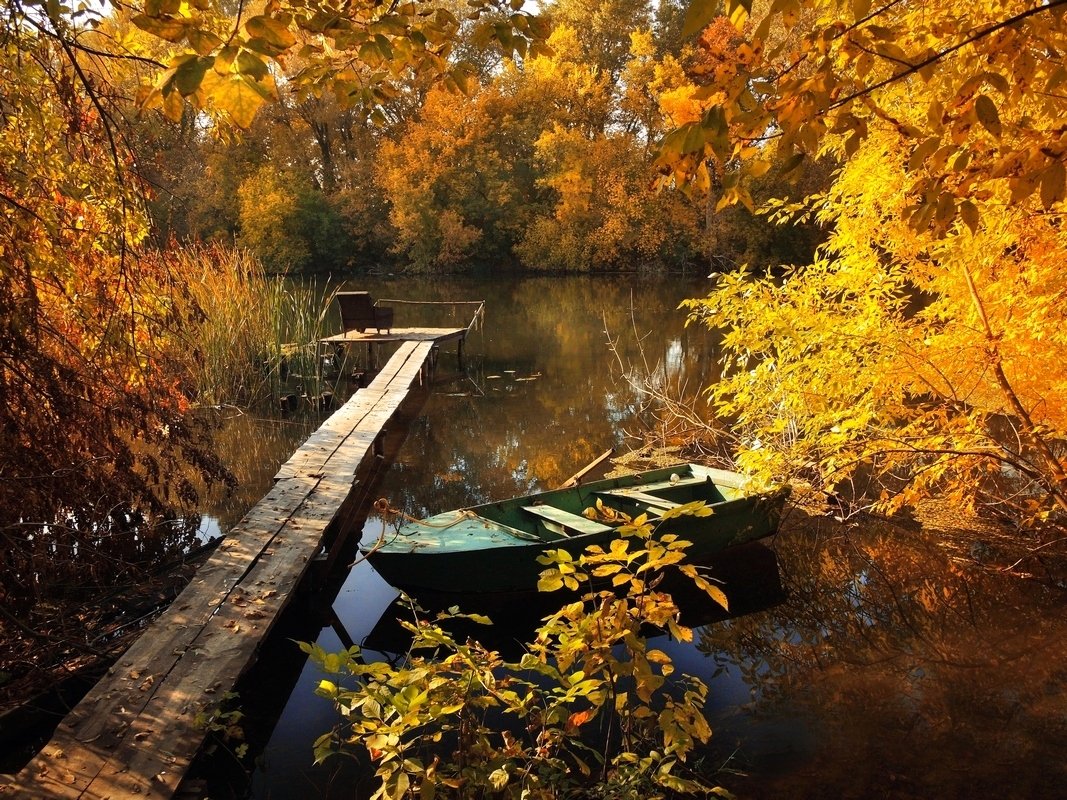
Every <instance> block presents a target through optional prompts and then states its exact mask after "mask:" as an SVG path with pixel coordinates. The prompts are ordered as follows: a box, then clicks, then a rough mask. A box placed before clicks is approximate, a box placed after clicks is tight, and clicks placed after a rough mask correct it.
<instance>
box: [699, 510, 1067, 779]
mask: <svg viewBox="0 0 1067 800" xmlns="http://www.w3.org/2000/svg"><path fill="white" fill-rule="evenodd" d="M794 523H795V524H793V525H790V526H789V528H788V529H787V530H785V531H783V533H781V534H780V535H779V536H778V537H777V539H776V541H775V549H776V551H777V554H778V558H779V562H780V564H781V568H782V574H783V582H784V583H785V587H786V591H787V593H788V594H789V598H790V599H789V601H788V602H787V603H786V604H783V605H780V606H777V607H775V608H774V609H773V610H770V611H768V612H764V613H761V614H756V615H752V616H748V617H742V618H739V619H735V620H731V621H728V622H726V623H723V624H722V625H716V626H711V627H707V628H704V629H703V631H702V634H701V639H700V643H699V649H700V650H701V651H702V652H703V653H705V654H706V655H708V656H709V657H710V658H712V659H713V660H714V661H715V662H716V663H717V664H719V665H720V666H722V667H723V668H724V669H725V670H727V671H733V672H734V673H736V674H739V675H740V676H741V678H742V679H743V680H744V682H745V684H747V685H748V687H750V689H751V698H752V699H751V703H750V704H748V706H747V707H746V708H745V709H744V715H743V717H742V716H739V715H737V714H736V710H734V711H735V713H734V714H733V715H732V719H730V718H726V717H723V718H721V719H720V720H718V722H719V724H718V725H715V724H713V727H714V728H715V730H716V736H717V737H718V739H719V741H718V743H717V748H716V752H715V754H716V756H717V757H719V758H721V759H723V760H725V759H727V758H729V757H730V756H731V755H732V756H733V758H732V760H731V763H730V766H731V767H732V768H734V769H737V770H740V771H742V772H744V773H746V774H745V775H733V776H729V777H726V778H725V779H724V782H725V784H726V785H727V786H728V787H730V788H731V789H733V790H735V791H737V792H738V793H739V794H741V795H742V796H747V797H779V796H790V797H853V796H855V797H859V796H885V797H889V796H891V797H994V796H995V797H1062V796H1063V794H1062V792H1063V788H1062V787H1063V786H1064V779H1065V778H1067V769H1065V767H1064V761H1063V758H1062V754H1063V752H1064V748H1065V747H1067V695H1065V686H1067V666H1065V665H1067V660H1065V656H1067V617H1065V615H1064V613H1063V610H1064V606H1065V599H1067V598H1065V592H1064V591H1063V589H1062V583H1060V584H1059V585H1057V583H1058V581H1052V580H1045V581H1037V580H1024V579H1020V578H1019V577H1017V576H1014V575H1009V574H1007V573H1005V572H1002V571H999V570H998V569H996V568H994V567H988V566H981V565H980V564H977V563H976V562H974V561H973V560H972V559H969V558H959V557H957V556H955V555H953V552H952V550H951V549H948V548H946V547H944V546H943V542H942V541H941V540H940V539H939V536H940V534H939V532H937V531H931V532H928V533H921V532H919V531H912V530H904V529H902V528H900V527H897V526H894V525H891V524H888V523H885V522H878V521H865V522H863V523H861V524H857V525H851V526H848V527H844V526H840V525H833V524H831V523H830V522H829V521H828V520H818V519H806V520H800V521H797V520H796V519H794ZM977 549H979V548H976V550H977ZM1011 560H1014V559H1011ZM1011 560H1008V561H1006V562H1004V563H1011ZM713 691H714V689H713ZM735 748H736V752H735Z"/></svg>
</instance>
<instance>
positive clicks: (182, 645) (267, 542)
mask: <svg viewBox="0 0 1067 800" xmlns="http://www.w3.org/2000/svg"><path fill="white" fill-rule="evenodd" d="M434 347H435V342H434V341H433V340H432V339H430V340H425V341H412V342H404V343H402V344H401V345H400V347H399V349H398V350H397V352H396V354H395V355H394V356H393V357H392V358H391V359H390V360H389V362H388V364H387V365H386V366H385V367H384V368H383V369H382V371H381V372H380V373H379V375H378V376H377V377H376V378H375V380H374V381H373V382H372V383H371V384H370V385H369V386H368V387H366V388H365V389H361V390H360V391H359V392H357V393H356V394H355V395H354V396H353V397H352V399H350V400H349V401H348V402H347V403H346V404H345V405H344V406H343V407H342V408H341V409H340V410H338V411H337V412H336V413H335V414H334V415H333V416H331V417H330V418H329V419H328V420H327V421H326V423H325V424H324V425H323V426H322V427H321V428H320V429H319V430H318V431H317V432H316V433H315V434H313V435H312V436H311V437H310V438H309V439H308V441H307V442H306V443H305V444H304V445H303V446H302V447H300V448H299V449H298V450H297V451H296V453H294V455H293V456H292V458H290V459H289V461H288V462H287V463H286V464H285V465H284V466H283V467H282V468H281V470H280V471H279V472H278V474H277V476H276V483H275V485H274V488H272V489H271V490H270V491H269V492H268V493H267V495H266V496H265V497H264V498H263V499H262V500H261V501H260V502H259V503H258V504H256V506H255V507H253V508H252V510H251V511H249V512H248V514H246V515H245V517H244V519H242V520H241V522H240V523H238V524H237V525H236V526H235V527H234V529H233V530H231V531H230V532H229V534H228V535H227V537H226V540H225V541H224V542H223V543H222V545H220V546H219V548H218V550H217V551H216V553H215V554H214V555H213V556H212V558H211V559H210V560H209V561H208V562H207V563H206V564H204V566H203V567H201V568H200V570H199V571H198V572H197V573H196V575H195V576H194V578H193V580H192V581H191V582H190V584H189V586H187V587H186V589H185V591H184V592H182V594H181V595H179V596H178V598H177V599H176V600H175V601H174V603H173V604H172V605H171V606H170V608H169V609H168V610H167V611H166V612H164V613H163V615H162V616H160V617H159V619H157V620H156V621H155V622H154V623H153V624H152V625H151V626H149V627H148V628H147V629H146V630H145V632H144V633H143V634H142V635H141V637H140V638H139V639H138V640H137V641H136V642H134V644H133V645H132V646H131V647H130V648H129V650H127V651H126V653H125V654H123V655H122V656H120V657H119V659H118V660H117V661H116V663H115V664H114V666H113V667H112V668H111V669H110V670H109V671H108V673H107V675H106V676H105V677H104V678H103V679H101V681H100V682H99V683H98V684H97V685H96V686H95V687H94V688H93V689H92V690H91V691H90V692H89V694H88V695H87V696H86V697H85V699H84V700H82V702H81V703H79V704H78V706H77V707H76V708H75V709H74V710H73V711H72V712H71V713H70V714H69V715H68V716H67V718H66V719H65V720H64V721H63V722H62V723H61V724H60V726H59V728H58V729H57V731H56V733H55V736H54V737H53V739H52V740H51V741H50V742H49V743H48V744H47V745H46V746H45V747H44V749H43V750H42V751H41V753H40V754H39V755H38V756H37V757H36V758H35V759H34V760H33V761H31V762H30V763H29V765H28V766H27V767H26V768H25V769H23V770H22V771H21V772H19V773H18V774H16V775H0V798H6V797H12V798H15V797H18V798H23V797H25V798H31V797H32V798H99V799H101V800H102V799H103V798H132V797H137V798H165V797H170V796H172V795H173V794H174V792H175V791H176V789H177V788H178V784H179V783H180V782H181V780H182V777H183V776H184V774H185V771H186V769H187V768H188V766H189V764H190V762H191V761H192V759H193V757H194V756H195V755H196V753H197V751H198V750H199V748H200V745H201V744H202V742H203V740H204V736H205V730H204V729H203V727H201V725H200V724H199V722H198V715H200V714H201V713H202V712H204V711H205V710H206V709H208V708H209V707H210V706H211V705H212V704H213V703H215V702H217V701H218V700H220V699H221V698H222V696H223V695H224V694H225V693H226V692H228V691H229V690H230V689H231V688H232V687H233V686H234V685H235V683H236V682H237V679H238V677H239V676H240V675H241V674H242V673H243V672H244V671H245V670H246V669H247V668H248V667H249V666H250V665H251V664H252V662H253V661H254V660H255V656H256V652H257V650H258V649H259V645H260V642H261V641H262V640H263V639H264V638H265V637H266V635H267V633H268V632H269V631H270V629H271V627H272V626H273V624H274V622H275V620H276V618H277V617H278V615H279V613H280V612H281V611H282V610H283V609H284V608H285V606H286V604H287V603H288V601H289V598H290V596H291V594H292V592H293V590H294V589H295V588H296V586H297V584H298V583H299V582H300V580H301V578H302V577H303V575H304V574H305V572H306V570H307V569H308V567H309V565H310V563H311V562H312V560H313V559H314V558H315V557H316V555H317V554H318V553H319V552H320V550H321V548H322V543H323V541H324V540H325V539H326V538H327V535H328V533H329V534H332V532H333V531H334V530H335V529H336V528H337V527H338V526H339V525H343V524H344V522H345V519H346V515H347V514H349V513H350V512H351V510H352V508H351V503H352V498H353V496H354V495H353V490H354V487H355V483H356V480H357V473H358V472H359V471H360V469H361V465H363V464H364V462H365V461H366V460H367V459H368V457H369V456H371V455H372V454H373V452H374V445H375V442H376V441H377V440H378V437H379V436H380V435H381V433H382V431H383V429H384V427H385V425H386V423H387V422H388V421H389V419H390V418H391V417H392V416H393V414H394V413H395V412H396V411H397V409H398V408H399V406H400V404H401V402H402V401H403V400H404V398H405V397H406V396H407V394H408V391H409V390H410V388H411V387H412V386H413V385H415V384H417V383H418V382H419V381H420V378H421V377H422V375H423V372H424V370H425V368H426V364H427V362H428V361H429V359H430V355H431V353H432V351H433V348H434ZM309 746H310V743H309Z"/></svg>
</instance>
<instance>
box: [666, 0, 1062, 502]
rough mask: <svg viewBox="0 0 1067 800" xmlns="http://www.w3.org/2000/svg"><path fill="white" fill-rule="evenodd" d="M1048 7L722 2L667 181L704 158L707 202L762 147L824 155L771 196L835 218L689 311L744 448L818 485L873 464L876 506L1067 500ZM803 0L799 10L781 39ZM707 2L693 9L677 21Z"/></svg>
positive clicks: (741, 182) (739, 193)
mask: <svg viewBox="0 0 1067 800" xmlns="http://www.w3.org/2000/svg"><path fill="white" fill-rule="evenodd" d="M1063 5H1064V4H1063V3H1061V2H1052V3H1048V4H1040V5H1035V4H1029V3H1021V2H998V3H977V4H975V3H943V4H937V5H935V6H930V5H921V6H916V5H914V4H902V3H897V2H892V3H887V4H883V5H877V4H871V3H867V2H863V3H847V4H845V3H836V2H824V1H823V0H814V1H813V2H810V3H800V2H786V3H775V4H774V5H773V6H771V7H770V9H769V10H767V11H766V12H765V13H761V14H757V15H756V18H754V19H752V20H751V21H748V22H747V25H745V22H746V17H747V10H746V6H745V5H743V4H740V3H730V4H729V11H730V12H731V14H732V15H733V19H734V21H735V23H738V24H739V25H742V26H744V27H743V31H744V37H745V41H744V44H743V46H742V49H743V51H744V52H745V53H746V59H745V60H744V61H743V62H742V68H741V69H738V70H737V72H736V74H734V75H729V74H724V75H722V76H721V77H720V78H719V79H718V80H717V81H716V83H715V87H714V92H715V93H716V94H717V98H716V102H715V103H714V104H713V105H712V106H711V107H710V108H708V110H707V111H706V112H705V113H704V114H703V115H702V117H701V118H700V119H698V120H693V121H691V122H689V123H688V124H686V125H684V126H683V127H682V128H680V129H679V130H678V131H677V132H675V133H674V134H671V136H669V137H667V138H666V139H665V141H664V145H663V149H662V153H661V164H662V165H663V167H664V169H665V171H666V172H668V173H669V175H668V177H667V181H668V182H675V183H683V182H686V181H689V180H691V179H692V177H693V176H694V175H695V174H696V172H697V170H698V168H699V165H700V163H702V162H703V161H704V160H705V159H706V158H708V157H709V156H710V155H714V157H715V158H717V159H719V160H720V161H721V162H722V163H724V164H727V165H730V166H731V167H732V169H731V170H730V171H728V172H727V173H726V178H725V180H724V187H723V199H724V201H725V202H727V203H728V202H738V201H740V202H745V201H746V198H747V195H748V190H747V183H746V182H747V180H748V179H749V178H750V177H751V175H752V174H753V173H758V171H759V170H762V169H764V166H763V165H764V164H765V163H766V160H767V153H768V152H770V150H771V148H776V149H777V152H778V153H779V154H781V157H782V158H783V159H784V160H786V161H788V162H790V163H794V164H795V163H798V162H799V161H800V160H801V159H804V158H812V157H815V156H818V155H823V154H825V155H830V156H832V157H834V158H836V159H838V160H839V161H840V162H841V164H842V166H841V169H840V170H839V172H838V173H837V175H836V178H835V180H834V182H833V184H832V185H831V187H830V188H829V189H828V190H827V191H826V192H824V193H822V194H819V195H816V196H814V197H811V198H810V199H808V200H807V201H806V202H802V203H793V204H779V205H777V206H772V211H773V213H774V214H775V215H776V216H777V217H779V218H781V219H788V220H795V219H798V218H800V219H803V218H812V217H816V218H818V219H820V220H822V221H823V222H824V223H825V224H827V225H829V226H832V229H833V232H832V235H831V237H830V239H829V241H828V243H827V245H826V246H825V248H824V249H823V250H822V252H821V255H820V256H819V258H818V259H817V260H816V261H815V263H813V264H811V265H809V266H807V267H805V268H802V269H796V270H792V271H790V272H789V273H787V275H786V277H785V279H784V280H783V281H778V282H771V281H767V280H759V279H754V278H752V277H751V276H748V275H745V274H743V273H739V274H737V275H732V276H728V277H726V278H724V279H723V280H722V281H720V283H719V284H718V285H717V286H716V289H715V290H714V291H713V292H712V294H710V295H709V296H708V297H707V298H705V299H701V300H695V301H693V302H692V303H691V305H690V308H691V310H692V313H693V319H695V320H699V321H702V322H704V323H705V324H708V325H711V326H714V327H719V328H724V329H726V331H727V333H726V337H725V340H724V346H725V350H726V355H725V363H726V365H727V368H728V372H727V377H726V379H725V380H724V381H723V382H722V383H721V384H719V385H717V386H715V387H712V389H711V392H712V396H713V399H714V401H715V404H716V407H717V409H718V411H719V413H721V414H722V415H723V416H725V417H727V418H729V419H731V420H732V421H733V423H734V424H735V429H736V430H737V432H738V434H739V437H740V438H739V443H738V458H739V461H740V462H741V463H742V464H743V465H744V466H746V467H747V468H750V469H752V470H754V471H756V472H759V473H761V474H763V475H770V474H776V475H778V476H781V475H783V474H785V475H794V476H797V475H803V476H804V477H806V478H810V479H812V480H813V481H814V482H815V483H816V485H817V486H821V487H827V488H829V487H834V486H840V485H842V484H843V483H845V482H846V481H848V480H849V478H850V477H852V476H855V475H857V474H858V473H861V472H869V473H873V474H875V475H876V476H880V477H881V479H882V483H881V485H882V486H883V487H884V490H883V491H882V492H881V494H878V493H877V492H876V494H875V496H874V497H873V498H872V499H873V501H874V505H875V506H876V507H878V508H882V509H888V510H892V509H894V508H897V507H899V506H900V505H902V504H908V503H912V502H915V501H918V500H919V499H921V498H922V497H926V496H929V495H930V494H937V493H942V494H947V495H948V496H949V497H951V498H952V499H953V500H954V501H955V502H957V503H960V504H963V505H974V504H977V503H983V504H992V505H995V506H996V507H998V508H1000V509H1002V510H1003V511H1005V512H1006V513H1010V514H1011V515H1013V516H1014V517H1016V518H1018V519H1021V520H1026V521H1035V520H1041V519H1045V518H1046V517H1047V516H1048V514H1049V513H1050V512H1053V511H1058V512H1059V513H1061V514H1062V513H1063V512H1065V511H1067V472H1065V465H1064V453H1063V449H1062V446H1061V445H1060V444H1059V442H1062V441H1063V439H1064V434H1065V433H1067V419H1065V410H1067V405H1065V404H1067V372H1064V368H1063V364H1062V360H1061V359H1059V358H1058V353H1059V352H1060V351H1061V349H1062V346H1063V344H1064V342H1063V341H1062V337H1063V333H1062V331H1063V330H1064V321H1065V320H1064V314H1065V313H1067V306H1065V305H1064V303H1063V302H1062V297H1063V292H1064V286H1063V282H1062V278H1061V277H1060V273H1061V272H1062V270H1060V269H1059V268H1058V264H1059V263H1060V262H1062V257H1063V254H1064V252H1065V247H1064V245H1065V242H1064V238H1063V236H1064V235H1063V233H1062V229H1061V228H1062V226H1061V222H1062V213H1063V211H1064V208H1063V201H1064V195H1065V181H1064V177H1065V168H1064V156H1065V149H1067V148H1065V143H1064V135H1065V134H1064V128H1063V123H1062V120H1063V119H1064V114H1065V111H1067V100H1065V99H1064V95H1063V93H1062V91H1061V86H1062V83H1063V81H1064V80H1065V79H1067V71H1065V70H1064V68H1063V66H1062V62H1061V59H1060V58H1059V57H1058V56H1057V55H1056V54H1058V53H1061V52H1063V50H1064V47H1065V46H1067V40H1065V39H1067V36H1065V34H1067V29H1065V24H1064V19H1063V13H1062V11H1063V8H1062V7H1063ZM802 12H804V13H809V14H811V15H812V16H811V19H812V20H813V25H812V28H811V29H810V30H805V31H804V32H803V33H802V35H797V34H796V33H795V32H794V33H793V34H792V35H785V33H784V32H785V31H788V30H789V29H790V28H791V27H792V26H794V25H795V24H796V21H797V20H798V18H799V15H800V14H801V13H802ZM712 13H714V9H713V8H712V6H711V4H708V3H702V2H701V3H696V4H694V6H693V9H692V10H691V18H690V27H691V28H699V27H701V26H702V25H703V24H704V22H705V21H706V20H707V19H708V18H709V17H710V15H711V14H712ZM756 98H759V100H757V99H756Z"/></svg>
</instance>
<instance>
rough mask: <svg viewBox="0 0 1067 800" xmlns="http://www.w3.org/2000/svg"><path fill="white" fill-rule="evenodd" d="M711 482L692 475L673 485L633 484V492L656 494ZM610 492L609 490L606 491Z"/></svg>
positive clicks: (662, 483) (667, 482)
mask: <svg viewBox="0 0 1067 800" xmlns="http://www.w3.org/2000/svg"><path fill="white" fill-rule="evenodd" d="M709 480H711V476H710V475H694V476H692V477H691V478H681V479H679V480H676V481H675V482H674V483H671V482H670V481H657V482H656V483H637V484H634V486H633V489H634V491H638V492H658V491H659V490H660V489H670V488H671V487H672V486H699V485H700V484H702V483H707V482H708V481H709ZM608 491H611V490H608ZM618 491H620V492H623V491H629V490H627V489H619V490H618Z"/></svg>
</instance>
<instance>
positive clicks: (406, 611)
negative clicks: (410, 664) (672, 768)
mask: <svg viewBox="0 0 1067 800" xmlns="http://www.w3.org/2000/svg"><path fill="white" fill-rule="evenodd" d="M690 563H696V564H698V565H699V566H700V567H702V569H701V572H702V574H704V575H707V576H709V577H710V578H711V579H713V580H714V581H715V582H716V583H717V585H719V587H720V588H721V589H722V590H723V592H724V593H725V594H726V597H727V599H728V600H729V606H730V608H729V610H727V609H724V608H723V607H722V606H720V605H719V604H717V603H715V602H714V601H713V600H712V599H711V598H709V597H708V595H707V594H705V593H704V592H703V591H701V590H700V589H698V588H697V587H696V586H695V585H693V583H692V581H690V580H689V579H688V578H686V577H684V576H682V575H678V574H669V575H668V576H667V577H666V578H665V579H664V582H663V583H662V584H661V585H660V586H659V587H657V589H658V590H659V591H666V592H668V593H669V594H670V595H671V596H672V597H673V598H674V601H675V602H676V603H677V605H678V607H679V609H680V610H681V614H682V618H681V620H680V621H681V623H682V624H684V625H686V626H689V627H692V628H697V627H701V626H704V625H710V624H713V623H716V622H721V621H723V620H726V619H733V618H736V617H740V616H743V615H745V614H751V613H754V612H757V611H763V610H765V609H768V608H772V607H773V606H775V605H777V604H779V603H781V602H783V601H784V600H785V598H786V595H785V591H784V589H783V588H782V581H781V577H780V574H779V570H778V562H777V559H776V558H775V555H774V551H773V550H771V549H770V548H768V547H766V546H765V545H763V544H761V543H760V542H751V543H748V544H744V545H739V546H737V547H732V548H729V549H727V550H724V551H722V552H720V553H717V554H715V555H714V556H711V557H709V558H706V559H703V560H701V561H698V562H692V561H691V562H690ZM577 597H578V595H577V594H576V593H571V592H565V591H560V592H513V593H504V594H501V593H493V594H487V593H484V592H471V593H459V592H430V591H425V590H424V591H420V592H419V593H418V596H417V597H416V598H407V597H406V596H404V595H401V596H400V597H398V598H397V599H396V600H395V601H393V603H392V604H391V605H390V606H389V607H388V608H386V610H385V611H384V612H383V613H382V616H381V618H380V619H379V620H378V623H377V624H376V625H375V626H374V628H373V629H372V630H371V632H370V633H369V634H368V635H367V637H366V638H365V639H364V640H363V642H362V647H363V649H365V650H372V651H376V652H379V653H383V654H392V655H399V654H403V653H406V652H407V651H408V649H409V647H410V646H411V634H410V632H409V631H408V630H407V629H406V628H404V626H403V625H401V622H400V621H401V620H404V621H408V622H411V621H414V618H416V617H420V618H423V619H430V618H432V617H433V616H434V615H435V614H436V613H438V612H446V611H448V610H449V609H453V610H454V609H458V610H459V611H460V612H461V613H466V614H480V615H484V616H486V617H489V619H490V620H491V621H492V624H490V625H485V624H481V623H478V622H475V621H473V620H470V619H467V618H464V617H452V618H450V619H447V620H444V621H442V622H441V625H442V627H444V628H445V629H446V630H447V631H448V632H449V633H451V634H452V635H453V636H454V637H456V639H457V641H464V640H465V639H467V638H470V639H475V640H477V641H479V642H481V644H483V645H484V646H486V647H489V648H491V649H493V650H497V651H498V652H500V653H501V655H503V656H504V657H505V658H513V657H514V658H517V657H518V656H520V655H521V654H522V652H523V649H524V643H526V642H528V641H530V640H532V638H533V637H534V636H535V632H536V629H537V628H538V626H539V625H540V623H541V621H542V620H543V619H544V618H545V617H546V616H548V615H549V614H552V613H553V612H555V611H556V610H558V609H559V608H560V607H561V606H562V605H563V604H564V603H566V602H571V601H573V600H575V599H577ZM648 635H649V636H656V635H657V632H656V631H654V630H652V631H649V633H648ZM661 635H666V634H661Z"/></svg>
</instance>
